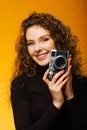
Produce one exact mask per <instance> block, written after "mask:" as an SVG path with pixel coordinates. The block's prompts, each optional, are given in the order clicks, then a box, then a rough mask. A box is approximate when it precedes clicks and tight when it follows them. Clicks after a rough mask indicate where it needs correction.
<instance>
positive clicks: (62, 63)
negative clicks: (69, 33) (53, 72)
mask: <svg viewBox="0 0 87 130" xmlns="http://www.w3.org/2000/svg"><path fill="white" fill-rule="evenodd" d="M66 64H67V60H66V58H65V56H63V55H59V56H57V57H56V59H55V67H56V68H57V69H64V68H65V67H66Z"/></svg>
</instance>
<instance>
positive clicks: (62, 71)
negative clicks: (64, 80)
mask: <svg viewBox="0 0 87 130" xmlns="http://www.w3.org/2000/svg"><path fill="white" fill-rule="evenodd" d="M63 74H64V70H61V71H59V72H58V73H56V74H55V75H54V76H53V78H52V82H53V84H54V83H56V81H57V80H58V79H59V78H60V77H61V76H62V75H63Z"/></svg>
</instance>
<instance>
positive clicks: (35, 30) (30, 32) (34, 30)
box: [26, 25, 50, 39]
mask: <svg viewBox="0 0 87 130" xmlns="http://www.w3.org/2000/svg"><path fill="white" fill-rule="evenodd" d="M49 34H50V33H49V30H47V29H45V28H43V27H41V26H39V25H34V26H31V27H29V28H28V29H27V31H26V38H28V39H29V38H32V37H41V36H44V35H49Z"/></svg>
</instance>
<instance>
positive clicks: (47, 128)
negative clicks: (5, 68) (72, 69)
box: [11, 68, 87, 130]
mask: <svg viewBox="0 0 87 130" xmlns="http://www.w3.org/2000/svg"><path fill="white" fill-rule="evenodd" d="M46 69H47V68H44V69H42V70H41V69H40V70H39V71H38V73H37V74H36V75H35V76H33V77H29V76H27V75H26V74H22V75H20V76H19V77H17V78H15V79H14V80H13V81H12V86H11V102H12V108H13V115H14V121H15V127H16V130H75V129H77V130H87V101H86V100H87V77H80V76H73V90H74V93H75V98H73V99H71V100H69V101H65V103H64V104H63V106H62V108H61V110H59V109H57V108H56V107H55V106H54V105H53V104H52V97H51V94H50V92H49V90H48V87H47V85H46V84H45V83H44V82H43V80H42V76H43V73H44V71H45V70H46Z"/></svg>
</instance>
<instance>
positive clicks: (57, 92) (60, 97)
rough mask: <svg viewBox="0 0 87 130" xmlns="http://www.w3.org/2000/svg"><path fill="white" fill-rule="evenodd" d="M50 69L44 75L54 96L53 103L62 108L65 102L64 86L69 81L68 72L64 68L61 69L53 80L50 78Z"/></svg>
mask: <svg viewBox="0 0 87 130" xmlns="http://www.w3.org/2000/svg"><path fill="white" fill-rule="evenodd" d="M48 73H49V70H47V71H46V72H45V74H44V76H43V80H44V82H45V83H46V84H47V85H48V87H49V90H50V93H51V95H52V97H53V104H54V106H55V107H57V108H58V109H60V108H61V107H62V105H63V103H64V94H63V92H62V88H63V86H65V84H66V83H67V81H68V77H69V76H68V73H64V70H61V71H59V72H58V73H56V74H55V75H54V76H53V78H52V80H51V81H50V80H49V79H48Z"/></svg>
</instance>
